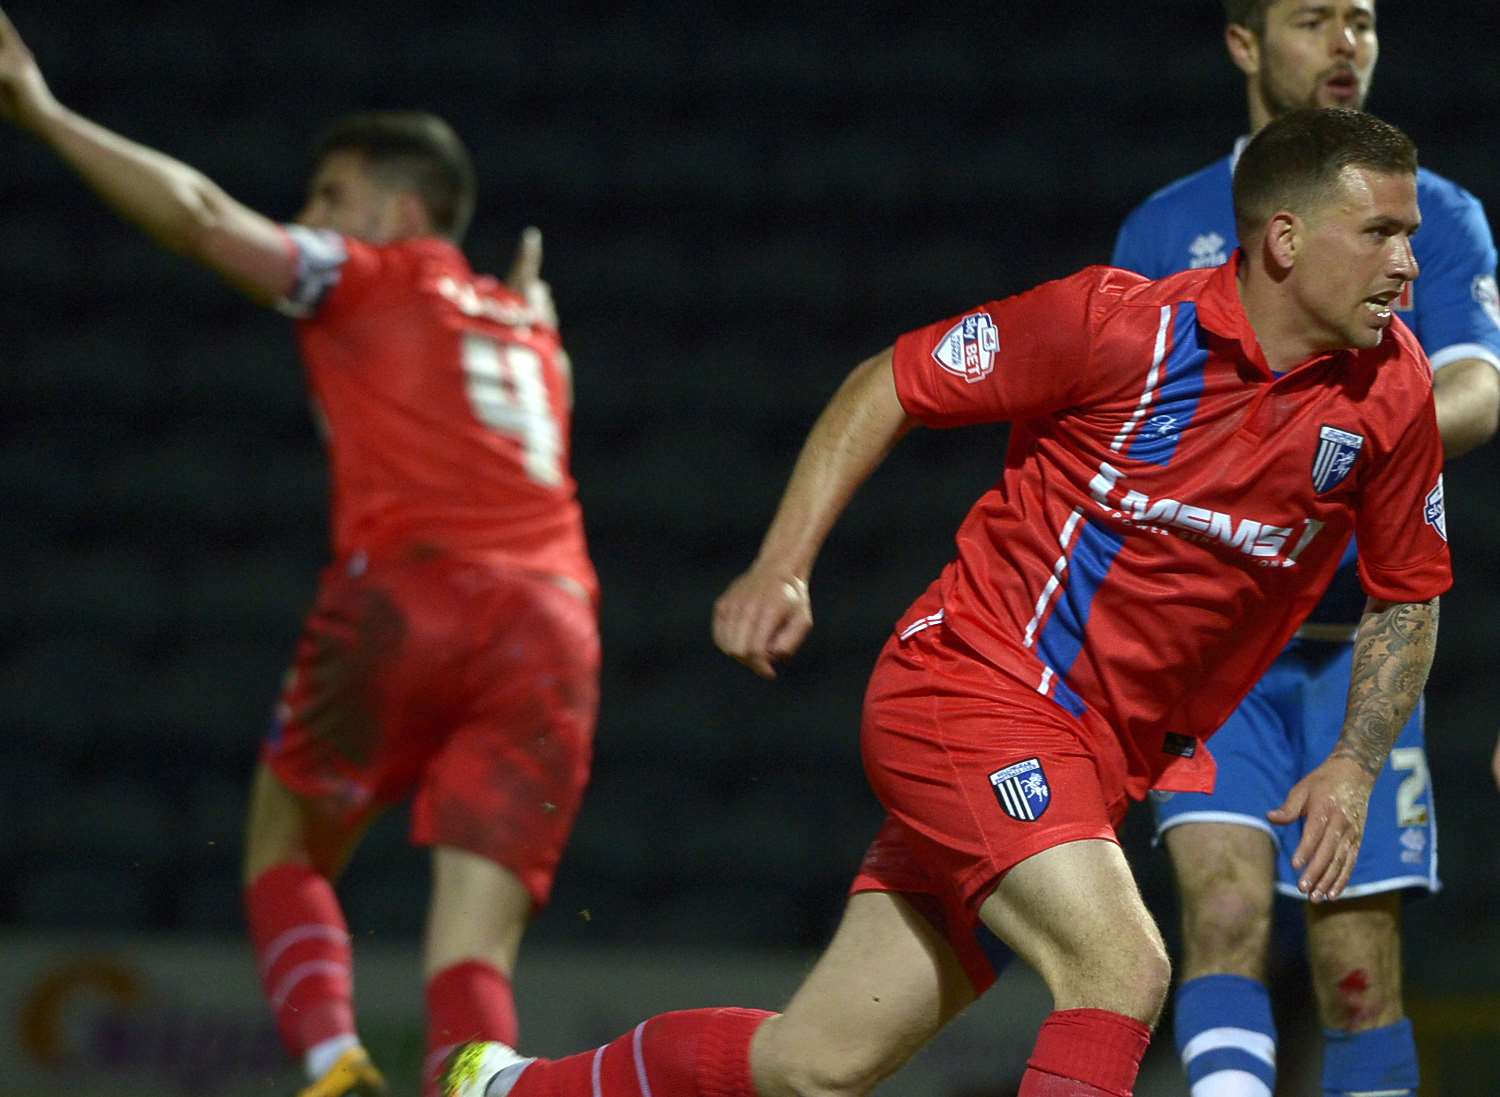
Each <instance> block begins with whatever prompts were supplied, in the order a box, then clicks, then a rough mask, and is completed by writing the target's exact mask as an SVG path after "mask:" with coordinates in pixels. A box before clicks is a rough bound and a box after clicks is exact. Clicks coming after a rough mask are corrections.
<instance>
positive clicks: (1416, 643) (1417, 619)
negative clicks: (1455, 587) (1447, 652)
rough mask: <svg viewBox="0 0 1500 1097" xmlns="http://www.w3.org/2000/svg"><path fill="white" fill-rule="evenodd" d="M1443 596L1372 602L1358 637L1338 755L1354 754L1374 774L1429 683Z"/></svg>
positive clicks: (1381, 764) (1382, 763)
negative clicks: (1429, 670)
mask: <svg viewBox="0 0 1500 1097" xmlns="http://www.w3.org/2000/svg"><path fill="white" fill-rule="evenodd" d="M1437 625H1438V600H1437V599H1436V598H1434V599H1433V600H1432V601H1430V602H1373V601H1372V602H1371V603H1370V606H1369V607H1368V608H1367V609H1366V610H1365V615H1364V617H1363V619H1362V620H1361V621H1360V623H1359V635H1358V636H1357V637H1356V638H1355V641H1354V669H1353V671H1352V673H1351V674H1350V676H1349V707H1348V711H1347V712H1346V713H1345V715H1344V731H1343V734H1342V735H1341V736H1340V737H1339V743H1338V746H1337V747H1336V748H1334V751H1333V753H1334V756H1335V757H1343V758H1351V759H1353V760H1354V761H1356V762H1358V763H1359V764H1360V766H1361V767H1363V768H1364V770H1365V772H1367V773H1369V774H1370V775H1371V776H1372V777H1373V776H1375V775H1376V774H1378V773H1379V772H1380V770H1381V768H1382V767H1384V765H1385V760H1386V757H1387V756H1388V755H1389V754H1390V752H1391V745H1392V744H1393V743H1394V742H1395V741H1396V736H1397V735H1399V734H1400V732H1401V729H1402V728H1403V727H1405V726H1406V721H1407V720H1409V719H1410V718H1411V714H1412V710H1413V709H1415V708H1416V707H1417V701H1418V699H1419V698H1420V697H1421V695H1422V687H1423V686H1424V685H1426V684H1427V671H1428V669H1429V668H1430V667H1431V666H1432V653H1433V651H1434V649H1435V648H1436V646H1437Z"/></svg>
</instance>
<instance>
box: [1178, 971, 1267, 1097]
mask: <svg viewBox="0 0 1500 1097" xmlns="http://www.w3.org/2000/svg"><path fill="white" fill-rule="evenodd" d="M1176 1005H1177V1020H1176V1026H1175V1034H1176V1037H1177V1052H1178V1054H1179V1055H1181V1056H1182V1067H1183V1069H1184V1070H1185V1071H1186V1072H1187V1077H1188V1086H1189V1087H1190V1089H1191V1092H1192V1097H1271V1095H1272V1093H1274V1092H1275V1090H1276V1023H1275V1022H1274V1021H1273V1020H1272V1019H1271V995H1270V993H1269V992H1268V991H1267V990H1266V987H1265V984H1264V983H1260V982H1257V981H1256V980H1254V979H1247V978H1245V977H1244V976H1243V975H1203V976H1200V977H1199V978H1197V979H1189V980H1188V981H1187V982H1185V983H1183V984H1182V985H1181V986H1180V987H1178V988H1177V998H1176Z"/></svg>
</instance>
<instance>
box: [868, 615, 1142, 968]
mask: <svg viewBox="0 0 1500 1097" xmlns="http://www.w3.org/2000/svg"><path fill="white" fill-rule="evenodd" d="M919 605H921V603H919ZM861 744H862V749H863V753H864V763H865V773H866V775H867V776H868V777H869V780H870V785H871V787H872V788H873V789H874V790H875V795H876V796H877V797H878V798H879V799H880V802H881V803H882V804H883V805H884V807H885V809H886V812H887V817H886V822H885V825H884V826H883V827H882V828H881V830H880V833H879V834H878V835H877V836H876V839H875V841H874V843H873V844H872V845H871V846H870V849H869V851H868V852H867V853H866V855H865V860H864V863H863V864H862V865H861V866H860V872H859V875H858V876H857V877H856V878H855V881H854V884H853V886H852V887H851V888H850V891H851V892H859V891H899V892H903V893H906V894H909V895H913V896H921V897H925V898H923V899H921V900H919V901H918V902H917V906H918V908H919V909H920V910H922V911H923V913H925V914H926V915H927V916H928V917H929V918H931V919H932V920H933V921H934V923H935V924H937V925H938V927H939V929H940V931H941V932H943V933H944V935H945V936H946V937H947V938H948V940H949V941H950V942H951V943H952V944H953V947H954V950H955V951H956V952H957V953H958V956H959V959H960V960H961V961H962V962H963V965H964V969H965V970H966V971H967V972H968V973H969V976H970V979H971V980H973V981H974V984H975V987H976V990H979V991H982V990H984V989H985V988H986V987H987V986H988V985H989V984H990V983H991V982H993V980H994V971H995V968H994V959H995V956H996V953H995V952H994V951H993V949H994V947H995V946H996V944H997V942H995V940H994V938H993V935H991V934H989V932H988V930H986V929H985V928H984V927H983V925H982V924H981V923H980V922H979V919H978V914H977V911H978V908H979V905H980V904H981V903H982V902H983V901H984V900H985V899H986V898H987V897H988V896H989V894H990V892H991V891H993V890H994V888H995V885H996V884H998V883H999V882H1000V878H1001V877H1002V876H1004V875H1005V873H1006V872H1007V871H1009V870H1010V869H1011V868H1012V867H1013V866H1015V865H1017V864H1019V863H1020V862H1022V861H1024V860H1026V858H1028V857H1030V856H1032V855H1033V854H1037V853H1040V852H1041V851H1042V850H1045V849H1050V848H1051V847H1053V846H1058V845H1062V844H1064V843H1066V842H1074V841H1079V840H1081V839H1088V838H1103V839H1106V840H1108V841H1117V839H1116V837H1115V828H1116V826H1117V825H1118V824H1119V822H1120V820H1121V819H1123V818H1124V815H1125V809H1126V807H1127V806H1128V805H1129V799H1128V797H1127V795H1126V792H1125V782H1126V775H1127V774H1126V762H1125V757H1124V754H1123V752H1122V751H1121V750H1120V747H1119V744H1118V742H1117V741H1116V739H1115V738H1114V735H1113V733H1112V732H1111V731H1110V729H1109V727H1108V725H1106V724H1104V722H1103V721H1102V720H1100V719H1099V718H1098V717H1096V716H1094V715H1093V714H1092V713H1086V714H1085V715H1084V716H1083V717H1075V716H1073V715H1072V714H1070V713H1068V712H1066V711H1065V710H1063V709H1062V708H1060V707H1059V706H1058V705H1057V704H1056V703H1055V702H1053V701H1052V700H1050V699H1049V698H1047V697H1044V696H1042V695H1041V694H1039V693H1037V692H1036V690H1035V689H1033V688H1031V687H1029V686H1027V685H1026V684H1025V681H1024V677H1023V676H1022V675H1012V674H1009V673H1007V672H1006V671H1004V670H1003V669H1001V668H999V667H996V666H995V665H994V664H992V663H988V662H986V661H985V660H984V659H983V658H981V657H980V656H979V655H978V654H976V653H975V652H974V651H973V650H972V649H970V648H969V647H968V646H967V645H966V644H964V643H963V641H962V640H960V639H958V638H957V637H956V636H955V635H954V634H953V633H952V631H951V630H949V629H946V628H944V626H943V625H942V624H941V623H940V621H939V622H937V623H933V624H930V625H929V626H928V627H925V628H922V629H920V630H919V631H916V632H914V633H913V634H912V635H910V636H909V637H908V638H907V639H904V640H903V639H901V638H900V637H899V636H893V637H892V638H891V639H890V641H889V642H887V643H886V645H885V648H884V650H882V651H881V653H880V658H879V659H878V660H877V661H876V663H875V671H874V674H873V675H872V676H871V678H870V686H869V690H868V692H867V693H866V695H865V706H864V721H863V728H862V731H861Z"/></svg>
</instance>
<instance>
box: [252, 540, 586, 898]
mask: <svg viewBox="0 0 1500 1097" xmlns="http://www.w3.org/2000/svg"><path fill="white" fill-rule="evenodd" d="M598 698H599V633H598V626H597V622H596V617H595V613H594V609H593V607H592V606H591V605H590V604H589V603H587V602H585V601H584V600H583V599H582V598H580V597H578V596H577V595H575V594H572V593H570V592H568V591H566V590H564V589H563V588H562V587H561V586H559V585H557V584H556V583H554V582H553V581H552V580H550V579H548V578H546V577H544V576H538V575H534V574H531V573H528V572H521V571H515V570H508V569H500V568H495V567H491V566H485V565H479V564H474V563H465V562H460V561H455V560H451V559H448V558H445V557H427V558H410V559H402V560H393V561H384V562H380V563H375V562H370V563H368V564H365V563H363V562H362V561H356V562H354V563H351V564H350V565H347V566H335V567H330V568H328V569H327V570H326V571H325V572H324V574H323V577H322V581H321V583H320V585H319V589H318V597H317V600H316V602H315V603H314V605H313V609H312V612H311V614H309V616H308V619H307V624H306V626H305V627H304V629H303V633H302V637H301V639H300V641H299V642H298V645H297V653H296V659H295V663H294V666H293V668H292V671H291V672H290V673H289V674H288V676H287V682H286V685H285V686H284V688H283V690H282V694H281V699H280V703H279V704H278V705H277V710H276V719H275V721H274V723H273V725H272V728H271V733H270V735H269V736H268V737H267V739H266V742H265V744H264V746H263V748H262V758H263V759H264V761H265V762H266V763H267V764H268V765H269V766H270V768H271V770H272V771H273V772H274V773H275V774H276V776H277V777H278V778H280V780H281V781H282V783H284V784H285V785H286V786H287V787H288V788H290V789H291V790H292V791H293V792H295V793H297V794H298V795H300V796H303V797H307V798H311V799H316V800H318V801H319V802H320V807H322V808H324V809H325V810H327V811H329V812H331V813H333V814H334V815H335V816H336V817H339V818H340V819H341V820H342V821H344V822H346V823H347V824H348V825H349V826H350V827H354V826H357V825H359V823H360V822H361V821H362V820H363V819H364V818H365V817H367V816H368V815H369V814H370V813H371V812H372V811H374V810H376V809H378V808H380V807H383V806H386V805H388V804H390V803H393V802H395V801H398V800H402V799H404V798H405V797H407V796H408V795H411V794H412V793H413V792H415V799H414V801H413V804H412V825H411V838H412V840H413V841H414V842H416V843H418V844H421V845H445V846H455V847H457V848H459V849H463V850H467V851H469V852H471V853H475V854H478V855H480V856H482V857H486V858H488V859H489V860H491V861H494V862H495V863H497V864H500V865H503V866H505V867H506V868H508V869H510V870H511V871H512V872H514V873H516V875H517V876H519V877H520V879H521V881H522V883H523V884H524V885H525V886H526V889H527V890H528V891H529V892H530V893H531V895H532V897H533V899H534V900H535V901H536V902H537V904H538V905H541V904H543V903H545V902H546V900H547V896H548V894H549V893H550V891H551V888H552V879H553V876H554V875H555V873H556V871H557V863H558V860H559V859H560V857H561V856H562V849H563V845H564V843H565V842H566V841H567V837H568V832H569V831H570V830H571V829H572V826H573V820H574V818H575V816H576V815H577V813H578V808H579V804H580V802H581V800H582V797H583V789H584V786H585V785H586V784H587V783H588V772H589V762H590V759H591V755H592V749H593V730H594V716H595V713H596V711H597V709H598Z"/></svg>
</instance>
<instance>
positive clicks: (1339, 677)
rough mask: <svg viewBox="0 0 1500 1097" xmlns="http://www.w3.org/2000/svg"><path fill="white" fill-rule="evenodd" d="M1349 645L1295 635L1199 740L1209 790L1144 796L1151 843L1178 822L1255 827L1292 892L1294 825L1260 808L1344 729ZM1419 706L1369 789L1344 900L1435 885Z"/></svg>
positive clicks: (1283, 885) (1279, 881)
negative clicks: (1151, 819) (1204, 741)
mask: <svg viewBox="0 0 1500 1097" xmlns="http://www.w3.org/2000/svg"><path fill="white" fill-rule="evenodd" d="M1353 659H1354V646H1353V645H1352V644H1341V643H1328V642H1322V641H1316V640H1294V641H1292V643H1291V644H1290V645H1288V647H1287V649H1286V650H1285V651H1283V652H1282V653H1281V655H1280V657H1279V658H1277V660H1276V662H1275V663H1273V664H1272V666H1271V669H1270V670H1268V671H1267V672H1266V674H1265V677H1263V678H1262V679H1261V680H1260V681H1259V682H1258V683H1256V686H1255V688H1254V689H1253V690H1251V691H1250V693H1249V695H1248V696H1247V697H1246V698H1245V699H1244V701H1242V702H1240V706H1239V708H1237V709H1235V710H1234V713H1233V715H1231V716H1230V717H1229V719H1228V720H1227V721H1226V722H1225V724H1224V726H1223V727H1222V728H1220V729H1219V730H1218V731H1217V732H1215V733H1214V735H1213V737H1212V738H1211V739H1210V740H1209V741H1208V746H1209V749H1210V750H1211V751H1212V752H1213V756H1214V758H1215V760H1216V761H1217V762H1218V763H1219V779H1218V783H1217V785H1216V786H1215V789H1214V791H1213V792H1211V793H1202V792H1177V793H1161V792H1153V793H1152V794H1151V804H1152V808H1153V809H1154V810H1155V812H1156V833H1157V837H1158V839H1159V838H1160V837H1161V835H1162V833H1163V832H1164V831H1166V830H1167V829H1168V828H1169V827H1175V826H1177V825H1178V824H1180V823H1235V824H1239V825H1241V826H1248V827H1257V828H1259V829H1260V830H1263V831H1265V832H1266V833H1267V834H1269V835H1270V836H1271V840H1272V841H1274V842H1275V843H1276V845H1277V847H1278V850H1279V852H1278V856H1277V873H1276V877H1277V878H1276V890H1277V891H1279V892H1281V893H1282V894H1283V895H1290V896H1293V897H1296V898H1304V899H1305V898H1306V896H1304V895H1303V894H1302V893H1301V892H1299V891H1298V890H1297V873H1296V872H1295V871H1294V870H1293V869H1292V854H1293V853H1294V852H1295V851H1296V849H1297V843H1298V842H1299V841H1300V840H1301V838H1302V821H1301V820H1300V819H1299V820H1297V821H1296V822H1294V823H1288V824H1287V825H1285V826H1273V825H1272V824H1271V823H1270V822H1268V821H1267V820H1266V812H1268V811H1270V810H1271V809H1272V808H1274V807H1279V806H1280V805H1281V803H1282V801H1283V800H1285V799H1286V794H1287V793H1288V792H1289V791H1290V790H1291V787H1292V786H1293V785H1295V784H1296V783H1297V782H1298V781H1300V780H1301V779H1302V778H1303V777H1305V776H1306V775H1307V774H1308V773H1309V772H1311V771H1312V770H1313V769H1314V768H1316V767H1317V766H1318V765H1319V763H1321V762H1322V761H1323V760H1324V759H1326V758H1327V757H1328V755H1329V753H1330V752H1332V750H1333V748H1334V744H1336V743H1337V742H1338V738H1339V732H1340V731H1341V730H1342V728H1343V722H1344V707H1345V704H1346V702H1347V700H1348V694H1349V672H1350V667H1351V664H1352V663H1353ZM1424 707H1425V702H1421V703H1419V704H1418V705H1417V711H1416V712H1414V713H1413V714H1412V718H1411V720H1410V721H1408V722H1407V725H1406V727H1404V728H1402V729H1401V734H1400V736H1399V737H1398V738H1397V739H1396V746H1395V748H1394V749H1393V750H1392V751H1391V757H1390V760H1389V761H1388V762H1387V763H1386V766H1385V769H1384V770H1382V771H1381V774H1380V777H1379V778H1378V779H1377V780H1376V782H1375V788H1374V790H1373V792H1372V793H1371V794H1370V814H1369V818H1368V820H1367V822H1366V824H1365V834H1364V841H1363V842H1362V843H1361V844H1360V848H1359V859H1358V860H1357V861H1356V862H1355V865H1354V874H1353V875H1352V876H1351V877H1350V880H1349V886H1348V888H1346V889H1345V891H1344V895H1343V897H1344V898H1348V899H1353V898H1356V897H1358V896H1361V895H1373V894H1375V893H1377V892H1382V891H1393V890H1396V889H1398V888H1419V889H1425V890H1427V891H1437V890H1438V888H1439V887H1440V886H1441V885H1440V884H1439V882H1438V875H1437V821H1436V819H1435V818H1434V815H1433V806H1432V790H1431V787H1430V783H1429V781H1428V778H1427V753H1426V751H1425V750H1424V748H1423V733H1422V716H1423V709H1424Z"/></svg>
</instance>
